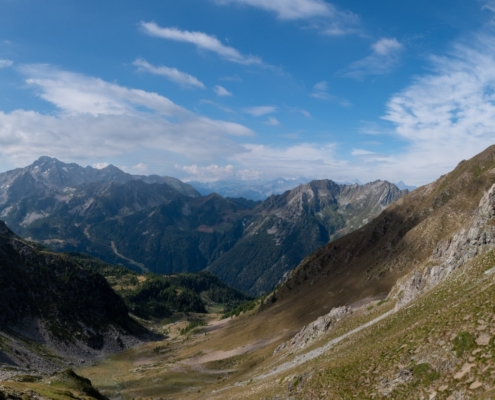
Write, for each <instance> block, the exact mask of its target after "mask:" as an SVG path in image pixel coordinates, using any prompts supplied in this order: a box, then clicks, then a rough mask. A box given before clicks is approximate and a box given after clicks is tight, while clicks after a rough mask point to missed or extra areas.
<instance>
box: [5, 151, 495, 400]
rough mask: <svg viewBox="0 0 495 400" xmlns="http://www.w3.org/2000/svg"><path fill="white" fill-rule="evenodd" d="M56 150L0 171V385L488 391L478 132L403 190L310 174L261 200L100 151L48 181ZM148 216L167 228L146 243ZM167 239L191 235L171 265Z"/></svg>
mask: <svg viewBox="0 0 495 400" xmlns="http://www.w3.org/2000/svg"><path fill="white" fill-rule="evenodd" d="M69 166H70V165H69ZM69 166H67V165H65V164H62V163H60V162H58V161H56V160H53V159H41V160H38V161H37V162H36V163H35V164H33V165H32V166H30V167H27V168H26V169H23V170H18V171H13V172H9V173H7V174H9V175H8V176H10V178H9V179H10V180H7V174H4V175H3V176H2V179H4V181H2V182H3V183H2V184H4V185H5V188H6V187H7V185H9V187H8V188H7V189H4V190H5V191H4V192H3V199H4V205H3V206H2V207H3V210H4V218H5V219H6V220H7V221H8V226H9V227H11V228H13V229H14V230H16V229H18V230H17V232H19V233H20V234H21V235H20V236H25V237H29V238H30V239H29V240H27V239H21V237H19V236H16V235H15V234H14V233H13V232H12V231H10V229H9V228H7V226H5V225H2V226H0V236H1V243H0V251H1V252H2V257H3V259H5V261H4V262H2V264H1V268H2V269H1V270H0V271H1V273H2V275H0V298H1V299H2V303H1V304H2V307H3V308H2V312H1V313H0V320H1V321H2V326H1V329H0V355H1V357H2V358H1V362H2V367H1V368H0V374H1V376H2V377H3V381H2V382H1V383H0V393H2V395H3V397H4V398H13V399H15V398H33V399H39V398H57V399H69V398H96V399H98V398H111V399H136V398H140V399H150V398H153V399H159V398H162V399H165V398H167V399H285V398H286V399H354V398H358V399H373V398H374V399H381V398H393V399H449V400H450V399H452V400H453V399H470V398H478V399H489V398H493V396H495V380H494V379H495V361H494V360H495V292H494V287H495V146H492V147H489V148H488V149H486V150H485V151H484V152H482V153H480V154H479V155H477V156H475V157H474V158H472V159H470V160H463V161H461V162H460V163H459V164H458V165H457V167H456V168H455V169H454V170H453V171H452V172H450V173H449V174H446V175H443V176H441V177H440V178H439V179H438V180H436V181H435V182H433V183H431V184H428V185H426V186H422V187H419V188H417V189H416V190H414V191H413V192H411V193H405V192H402V191H400V190H399V189H397V188H396V187H395V186H394V185H391V184H389V183H387V182H380V181H377V182H374V183H370V184H367V185H362V186H360V185H357V184H356V185H338V184H335V183H333V182H331V181H325V180H322V181H314V182H310V183H308V184H305V185H302V186H299V187H297V188H295V189H293V190H291V191H287V192H285V193H284V194H282V195H278V196H271V197H269V198H268V199H266V200H265V201H263V202H262V203H259V204H253V203H252V202H249V201H247V200H240V199H224V198H222V197H220V196H218V195H214V194H213V195H208V196H205V197H202V196H199V195H198V194H197V193H195V192H194V191H192V190H191V189H190V188H189V187H188V186H187V185H184V184H181V183H179V182H177V181H172V182H175V184H174V185H175V186H172V185H171V184H168V183H166V182H162V181H160V182H151V183H146V182H144V179H140V178H139V177H133V176H128V175H125V174H124V175H122V176H123V177H125V179H126V180H125V181H119V182H117V181H116V180H111V179H108V176H109V174H110V173H118V174H121V171H120V172H116V170H115V169H114V167H110V169H108V170H105V169H103V170H100V171H93V170H92V169H88V168H86V169H85V171H86V172H87V173H88V174H89V173H91V174H93V175H92V176H98V177H99V178H98V179H100V180H99V181H96V182H95V181H92V182H87V181H84V180H85V179H89V178H86V175H85V173H86V172H85V173H81V174H80V175H79V178H78V179H79V181H78V182H81V183H74V182H75V178H74V179H73V178H70V179H72V180H71V185H68V184H66V183H64V184H55V183H52V181H51V180H49V178H48V177H49V176H52V174H53V175H54V176H55V172H53V171H54V170H56V168H58V167H60V169H61V170H62V171H65V170H64V169H63V168H67V169H68V170H69V171H70V168H69ZM36 167H38V168H36ZM35 168H36V169H40V170H41V172H39V173H38V172H31V171H32V170H34V169H35ZM73 168H74V169H78V168H79V167H77V166H73ZM45 172H46V173H45ZM58 176H60V174H58ZM88 176H89V175H88ZM66 179H67V181H64V182H69V178H68V177H67V178H66ZM92 179H93V178H92ZM146 179H152V178H146ZM154 179H156V180H158V179H159V178H154ZM160 179H165V178H160ZM166 179H169V178H166ZM18 180H19V181H18ZM23 180H27V181H30V182H31V184H30V185H29V186H25V187H24V189H23V190H20V189H17V188H19V187H20V186H21V187H22V185H21V182H22V181H23ZM94 180H96V178H94ZM83 181H84V183H82V182H83ZM53 182H54V181H53ZM57 185H58V186H57ZM12 187H14V190H13V191H12V193H11V192H10V190H12ZM27 188H30V190H27ZM35 193H37V194H36V195H35ZM116 193H120V195H116ZM16 196H17V197H16ZM387 205H388V207H387ZM23 207H24V208H23ZM214 210H215V211H214ZM219 210H221V212H220V211H219ZM159 227H162V228H161V229H162V230H161V231H158V229H159ZM163 227H167V229H170V230H171V231H173V232H174V235H175V236H174V237H175V238H177V239H176V241H175V242H159V243H160V245H159V246H158V245H156V246H157V247H153V243H158V241H157V242H153V241H151V240H150V239H149V238H150V237H153V234H155V236H159V232H161V233H160V235H161V236H162V237H165V234H166V233H167V229H164V228H163ZM150 230H151V231H150ZM148 231H150V232H151V233H150V234H148V233H146V234H145V235H143V233H145V232H148ZM71 232H72V236H69V234H71ZM125 232H127V234H126V233H125ZM76 233H77V234H76ZM186 234H188V235H191V236H187V240H186ZM37 235H39V236H37ZM43 235H45V236H43ZM139 235H140V236H139ZM147 235H148V236H147ZM180 235H183V236H180ZM194 235H196V236H194ZM208 235H209V236H208ZM127 237H129V238H130V239H126V238H127ZM141 237H145V239H141ZM257 238H258V239H257ZM34 239H36V240H39V241H42V244H35V243H33V242H31V241H30V240H34ZM141 240H143V242H140V241H141ZM156 240H158V239H156ZM167 240H171V239H167ZM108 242H110V243H108ZM137 242H139V243H145V244H143V246H144V247H143V248H142V249H141V250H139V248H140V247H139V246H141V244H140V245H139V246H137V245H136V246H135V248H136V249H138V250H134V249H133V245H134V244H136V243H137ZM165 243H174V245H173V246H170V247H169V249H170V250H168V251H169V253H167V254H169V256H168V258H167V257H163V258H162V260H164V261H160V263H157V264H153V263H152V262H151V261H148V260H147V259H146V257H143V258H139V257H138V256H139V255H140V254H142V255H145V254H147V253H152V254H154V255H155V257H158V256H159V254H160V253H159V252H158V251H157V250H156V249H160V250H161V249H163V248H166V246H165ZM183 243H188V244H189V246H190V247H181V246H185V244H183ZM309 243H312V244H311V245H310V244H309ZM313 245H314V247H315V250H314V251H313V250H312V248H311V246H313ZM46 246H53V247H51V248H48V247H46ZM146 246H149V247H146ZM221 246H223V247H221ZM265 246H266V247H265ZM269 246H271V247H269ZM299 247H300V248H299ZM175 248H177V249H179V250H180V249H182V248H188V249H189V250H188V251H184V252H183V253H180V254H181V255H180V256H177V257H178V258H187V257H192V256H191V254H189V252H192V253H193V250H194V251H195V249H198V248H199V249H200V251H199V252H198V253H193V254H197V255H196V256H194V257H196V258H190V259H187V260H182V261H180V262H182V263H183V264H177V265H181V266H182V267H184V268H182V269H179V268H178V267H172V266H173V265H176V264H173V263H172V262H171V261H170V258H171V257H172V256H171V255H173V254H174V252H173V251H172V250H173V249H175ZM54 249H59V250H64V251H66V253H64V254H59V253H55V252H54V251H53V250H54ZM103 249H106V250H103ZM206 249H209V250H206ZM68 250H70V251H71V253H67V251H68ZM75 250H78V251H84V252H85V253H91V254H93V255H100V256H101V257H102V258H105V260H106V261H107V262H104V261H100V260H98V259H96V258H93V257H92V256H91V255H87V254H82V253H76V252H74V251H75ZM90 250H91V251H90ZM131 250H132V252H131ZM140 251H141V252H142V253H140ZM208 251H209V252H208ZM215 251H216V253H215ZM234 251H235V253H234ZM296 251H298V253H297V254H298V257H300V258H301V261H300V262H298V261H295V259H296V257H295V256H294V255H293V254H294V253H295V252H296ZM292 252H294V253H292ZM199 254H201V255H202V257H203V258H204V260H205V261H203V263H204V264H203V267H202V268H199V267H198V268H192V267H191V266H193V265H197V264H196V262H197V260H201V258H200V257H199ZM207 254H210V256H211V258H207V257H206V255H207ZM234 254H236V256H235V257H234ZM257 254H260V255H259V256H258V255H257ZM124 257H125V258H124ZM257 257H259V258H257ZM290 257H293V260H294V261H293V262H294V263H297V266H295V268H291V266H290V264H289V263H288V262H287V264H285V260H287V259H289V258H290ZM172 258H173V257H172ZM126 260H127V262H124V261H126ZM165 260H169V261H165ZM253 260H259V262H262V261H261V260H268V261H266V263H265V264H264V265H262V266H261V267H260V268H259V269H257V267H254V265H255V264H254V262H252V261H253ZM112 262H113V263H115V262H118V263H120V264H124V266H122V265H120V266H119V265H114V264H112ZM166 262H169V264H166ZM291 262H292V261H291ZM222 263H223V264H222ZM163 265H167V266H169V267H167V268H168V269H167V268H163V269H160V268H161V266H163ZM222 265H228V267H229V268H224V267H222ZM125 266H129V267H132V269H134V271H132V270H131V269H129V268H126V267H125ZM274 266H276V268H275V267H274ZM205 267H206V270H203V271H202V272H200V273H199V274H197V273H178V272H179V271H188V272H194V271H199V270H201V269H203V268H205ZM248 269H249V271H251V272H250V273H249V274H248V273H247V272H245V271H247V270H248ZM146 270H151V271H156V272H161V273H165V272H167V273H173V274H172V275H170V274H169V275H163V274H153V273H146ZM229 271H230V273H229ZM275 271H277V273H275ZM214 274H215V275H214ZM250 274H253V275H255V276H256V278H255V279H254V278H253V279H252V278H251V277H250ZM218 278H220V279H218ZM221 280H224V281H225V282H227V283H233V284H235V285H236V286H237V287H238V288H243V289H244V290H245V291H248V292H249V293H251V294H258V293H265V295H263V296H262V297H258V298H253V297H250V296H249V295H244V294H243V293H241V292H240V291H238V290H236V289H232V288H230V287H229V286H227V285H226V284H225V283H223V282H222V281H221ZM268 282H270V284H269V283H268ZM273 282H280V283H279V285H277V287H276V288H274V289H272V286H273ZM21 287H22V288H24V287H25V290H24V289H22V290H21V289H20V288H21ZM68 367H69V368H72V369H64V368H68ZM9 396H10V397H9ZM15 396H17V397H15ZM0 398H1V397H0Z"/></svg>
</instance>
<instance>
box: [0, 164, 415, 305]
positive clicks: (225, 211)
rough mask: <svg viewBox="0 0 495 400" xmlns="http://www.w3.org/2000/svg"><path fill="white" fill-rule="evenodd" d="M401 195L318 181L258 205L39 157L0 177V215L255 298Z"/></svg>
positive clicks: (31, 231) (48, 235)
mask: <svg viewBox="0 0 495 400" xmlns="http://www.w3.org/2000/svg"><path fill="white" fill-rule="evenodd" d="M405 193H407V191H401V190H399V189H398V188H397V187H396V186H394V185H393V184H390V183H388V182H382V181H376V182H373V183H369V184H366V185H357V184H354V185H338V184H335V183H334V182H332V181H328V180H322V181H313V182H311V183H309V184H306V185H302V186H299V187H298V188H296V189H293V190H292V191H287V192H285V193H284V194H283V195H272V196H271V197H269V198H268V199H266V200H265V201H264V202H262V203H256V202H253V201H249V200H246V199H242V198H241V199H235V198H223V197H221V196H219V195H217V194H214V193H213V194H210V195H207V196H201V195H200V194H199V193H198V192H197V191H196V190H195V189H194V188H192V187H191V186H190V185H188V184H185V183H182V182H180V181H179V180H177V179H174V178H169V177H158V176H150V177H141V176H133V175H129V174H126V173H124V172H123V171H121V170H119V169H118V168H116V167H113V166H108V167H106V168H103V169H100V170H97V169H94V168H91V167H86V168H82V167H80V166H78V165H76V164H65V163H63V162H60V161H58V160H56V159H52V158H48V157H42V158H40V159H39V160H37V161H36V162H34V163H33V164H32V165H30V166H28V167H26V168H20V169H17V170H13V171H9V172H6V173H3V174H0V218H3V219H4V220H5V221H6V223H7V224H8V226H9V227H10V228H11V229H13V230H14V231H15V232H16V233H18V234H19V235H21V236H22V237H26V238H28V239H30V240H34V241H38V242H41V243H42V244H43V245H45V246H48V247H49V248H51V249H53V250H57V251H63V252H71V251H76V252H84V253H87V254H90V255H93V256H96V257H100V258H101V259H102V260H104V261H106V262H110V263H114V264H118V263H120V264H123V265H125V266H128V267H129V268H132V269H134V270H137V271H151V272H155V273H167V274H171V273H179V272H198V271H201V270H203V269H205V268H208V269H209V270H210V271H212V272H213V273H215V274H216V275H217V276H218V277H220V278H221V279H222V280H223V281H224V282H226V283H227V284H230V285H232V286H234V287H236V288H237V289H239V290H242V291H244V292H247V293H250V294H253V295H259V294H262V293H265V292H267V291H269V290H271V289H272V288H273V287H274V286H275V285H276V284H277V283H278V282H279V281H280V280H281V279H282V278H283V276H284V274H286V273H288V272H289V271H290V270H291V269H292V268H294V267H295V266H296V265H297V264H298V263H299V262H300V261H301V260H302V259H303V258H304V257H305V256H307V255H309V254H311V252H313V251H314V250H316V249H317V248H318V247H319V246H322V245H324V244H325V243H327V242H328V241H329V240H331V239H334V238H336V237H339V236H341V235H344V234H345V233H347V232H349V231H351V230H353V229H357V228H359V227H360V226H362V225H363V224H365V223H366V222H368V221H369V220H371V219H372V218H374V217H375V216H376V215H378V214H379V213H380V212H381V211H382V210H383V209H384V208H386V207H387V206H388V205H389V204H391V203H392V202H394V201H396V200H397V199H399V198H400V197H401V196H403V195H404V194H405ZM293 243H297V246H294V244H293Z"/></svg>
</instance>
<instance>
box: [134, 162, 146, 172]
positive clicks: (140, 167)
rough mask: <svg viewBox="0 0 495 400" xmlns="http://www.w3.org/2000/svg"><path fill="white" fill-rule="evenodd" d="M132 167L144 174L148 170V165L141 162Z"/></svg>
mask: <svg viewBox="0 0 495 400" xmlns="http://www.w3.org/2000/svg"><path fill="white" fill-rule="evenodd" d="M131 169H132V170H133V171H135V172H136V173H139V174H144V173H146V172H148V165H147V164H144V163H142V162H140V163H138V164H136V165H133V166H132V167H131Z"/></svg>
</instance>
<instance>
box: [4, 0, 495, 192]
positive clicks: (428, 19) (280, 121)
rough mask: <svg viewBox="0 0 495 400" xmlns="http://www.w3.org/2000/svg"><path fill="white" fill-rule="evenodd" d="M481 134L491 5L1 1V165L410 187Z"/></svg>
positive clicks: (493, 32) (440, 169)
mask: <svg viewBox="0 0 495 400" xmlns="http://www.w3.org/2000/svg"><path fill="white" fill-rule="evenodd" d="M494 143H495V0H494V1H491V0H490V1H488V0H484V1H478V0H449V1H447V0H435V1H425V0H414V1H412V0H402V1H400V2H399V1H396V0H378V1H369V0H355V1H353V2H346V1H342V0H338V1H332V2H330V1H325V0H270V1H267V0H187V1H184V0H146V1H142V0H141V1H131V0H118V1H117V0H105V1H101V0H99V1H96V0H85V1H80V0H0V171H6V170H9V169H13V168H16V167H22V166H26V165H28V164H31V163H32V162H33V161H34V160H35V159H37V158H38V157H40V156H42V155H48V156H52V157H56V158H58V159H60V160H62V161H65V162H76V163H78V164H80V165H83V166H86V165H91V166H94V167H97V168H101V167H104V166H106V165H108V164H113V165H115V166H117V167H119V168H122V169H123V170H125V171H127V172H130V173H136V174H159V175H169V176H174V177H177V178H180V179H182V180H185V181H190V180H199V181H215V180H220V179H222V180H223V179H243V180H246V179H273V178H277V177H284V178H296V177H305V178H308V179H332V180H336V181H346V180H354V179H359V180H360V181H361V182H369V181H374V180H376V179H382V180H389V181H391V182H398V181H400V180H402V181H404V182H406V183H407V184H410V185H422V184H426V183H429V182H431V181H433V180H435V179H437V178H438V177H439V176H440V175H442V174H445V173H447V172H449V171H450V170H452V169H453V168H455V166H456V165H457V164H458V163H459V162H460V161H462V160H463V159H468V158H470V157H472V156H474V155H476V154H477V153H479V152H481V151H483V150H484V149H485V148H486V147H488V146H490V145H492V144H494Z"/></svg>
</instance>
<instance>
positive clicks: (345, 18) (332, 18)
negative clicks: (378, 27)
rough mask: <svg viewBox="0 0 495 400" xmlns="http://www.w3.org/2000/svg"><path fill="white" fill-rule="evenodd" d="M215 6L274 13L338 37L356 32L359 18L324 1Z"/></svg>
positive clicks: (239, 0) (235, 0) (241, 1)
mask: <svg viewBox="0 0 495 400" xmlns="http://www.w3.org/2000/svg"><path fill="white" fill-rule="evenodd" d="M215 2H216V3H217V4H223V5H226V4H238V5H244V6H251V7H256V8H260V9H262V10H265V11H268V12H272V13H274V14H275V15H276V16H277V18H278V19H280V20H284V21H290V20H292V21H294V20H305V21H308V22H309V24H310V27H312V28H315V29H317V30H319V31H320V32H322V33H324V34H327V35H332V36H339V35H345V34H348V33H352V32H356V30H357V27H358V26H359V17H358V16H357V15H356V14H354V13H352V12H350V11H341V10H339V9H337V7H335V6H334V5H333V4H331V3H328V2H326V1H324V0H270V1H267V0H215Z"/></svg>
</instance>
